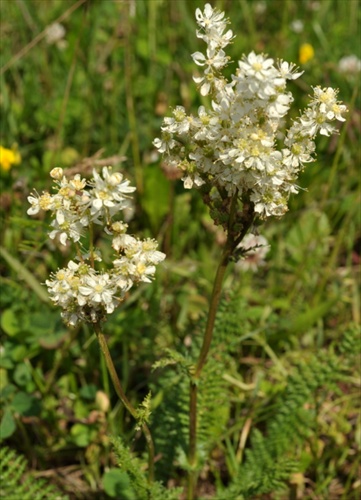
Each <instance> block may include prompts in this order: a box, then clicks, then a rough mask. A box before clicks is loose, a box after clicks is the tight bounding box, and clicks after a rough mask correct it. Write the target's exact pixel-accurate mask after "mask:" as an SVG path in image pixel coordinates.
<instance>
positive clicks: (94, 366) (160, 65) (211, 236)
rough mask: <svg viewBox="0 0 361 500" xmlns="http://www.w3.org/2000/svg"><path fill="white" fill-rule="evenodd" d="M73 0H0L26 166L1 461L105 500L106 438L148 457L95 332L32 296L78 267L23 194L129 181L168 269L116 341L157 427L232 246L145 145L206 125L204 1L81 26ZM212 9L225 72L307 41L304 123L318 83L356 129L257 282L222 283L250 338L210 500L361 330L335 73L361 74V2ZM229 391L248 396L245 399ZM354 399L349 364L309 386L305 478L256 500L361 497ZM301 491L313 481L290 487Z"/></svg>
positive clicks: (105, 12) (237, 3)
mask: <svg viewBox="0 0 361 500" xmlns="http://www.w3.org/2000/svg"><path fill="white" fill-rule="evenodd" d="M75 4H76V2H75V0H74V1H67V0H47V1H39V0H19V1H10V0H8V1H7V0H2V1H1V2H0V15H1V23H2V28H1V33H0V36H1V53H2V55H1V61H0V63H1V67H2V68H3V70H1V71H2V73H1V98H0V106H1V141H0V143H1V145H2V146H4V147H7V148H10V147H11V146H12V145H13V144H17V145H18V149H19V151H20V154H21V157H22V161H21V163H20V165H16V166H15V165H14V166H13V168H12V169H11V170H10V171H8V172H5V171H2V172H1V181H0V182H1V184H0V187H1V198H0V215H1V227H2V231H1V246H2V249H1V253H0V268H1V276H2V277H1V297H0V307H1V310H2V319H1V335H2V351H1V360H0V362H1V365H0V366H1V368H0V385H1V389H2V393H1V400H2V409H3V410H2V419H3V420H2V422H3V424H2V425H3V426H2V428H1V429H2V430H3V431H4V432H3V437H4V439H5V442H6V445H8V446H10V447H11V448H13V449H16V450H17V451H18V452H19V453H22V454H24V455H25V456H26V457H27V459H28V461H29V464H30V466H31V468H32V469H33V471H35V472H36V471H37V472H38V473H39V474H40V475H41V473H42V472H41V471H44V470H45V471H46V473H44V475H45V477H50V479H51V481H53V482H54V483H57V486H58V487H60V488H61V489H62V491H63V492H64V493H65V494H68V495H69V498H74V499H80V498H86V499H88V498H89V499H91V498H94V499H95V498H96V499H99V498H110V497H109V496H107V495H106V493H105V492H104V491H103V486H102V484H103V483H102V477H103V476H104V474H105V473H106V471H107V470H108V469H112V468H113V467H114V466H115V459H114V456H113V454H112V451H111V449H112V447H111V444H110V440H109V436H110V435H119V434H120V435H121V436H122V438H123V439H124V440H125V441H126V442H128V443H131V444H132V446H133V448H134V451H135V452H138V453H139V454H141V452H142V451H143V450H144V449H145V447H144V443H143V442H142V441H141V440H139V439H136V440H135V441H134V433H133V424H132V422H131V421H130V420H129V418H128V416H127V415H125V413H124V409H123V408H122V406H121V405H119V404H118V403H117V400H116V397H115V394H114V393H113V389H112V387H111V383H110V381H109V380H108V375H107V372H106V368H105V365H104V363H103V361H102V358H101V356H100V352H99V349H98V346H97V343H96V339H95V337H94V335H93V333H92V332H91V331H89V330H88V329H87V328H86V327H84V328H80V329H79V330H77V331H75V332H74V331H68V330H67V329H66V327H65V326H64V325H63V324H62V322H61V320H60V315H59V311H57V310H54V308H53V307H52V306H51V305H50V304H49V302H48V301H47V299H46V294H44V291H45V289H42V288H40V287H39V283H44V281H45V280H46V279H47V277H48V275H49V273H50V272H52V271H54V270H56V269H57V268H58V267H62V266H63V265H64V264H65V262H67V260H68V259H69V258H70V253H69V250H68V249H66V250H64V251H60V250H59V249H58V248H56V247H55V246H54V245H53V244H52V243H49V241H48V240H47V237H46V230H47V221H46V220H43V219H37V220H30V218H29V217H27V215H26V210H27V208H28V203H27V196H28V195H29V192H30V191H31V190H32V189H33V188H36V189H37V190H38V191H39V192H41V191H42V190H43V189H48V188H49V176H48V173H49V171H50V170H51V168H53V167H55V166H62V167H63V168H71V169H73V172H75V171H79V172H86V171H89V170H90V169H91V168H92V167H93V166H94V167H96V166H99V164H100V163H99V162H100V161H101V160H102V159H105V160H104V162H105V163H103V164H107V163H109V164H111V165H114V167H115V168H117V169H120V170H122V171H123V172H124V173H125V174H126V176H127V177H129V178H131V180H132V182H133V183H134V184H135V185H137V188H138V191H137V197H136V207H135V216H134V218H133V219H132V220H131V221H130V227H131V230H132V231H133V232H134V233H136V234H140V235H143V236H151V237H154V238H157V239H158V241H160V242H161V245H162V249H163V251H164V252H165V253H166V254H167V259H166V261H165V263H164V265H162V266H159V267H160V270H159V271H158V272H157V279H156V281H155V282H154V283H153V284H152V286H151V287H148V288H144V289H142V288H140V289H138V290H137V291H136V292H134V293H133V294H131V296H130V299H129V300H128V301H127V302H125V303H124V305H123V306H122V307H121V308H120V309H118V310H117V311H118V312H116V314H114V315H113V316H112V318H111V319H110V320H109V321H108V322H107V323H106V326H105V332H106V334H107V335H109V343H110V347H111V350H112V353H113V355H114V358H115V363H116V366H117V368H118V370H119V374H120V377H121V379H122V381H123V384H124V386H125V388H126V390H127V393H128V396H129V398H130V399H131V400H132V401H133V402H134V404H139V403H140V402H141V401H142V400H143V398H144V396H145V395H146V394H147V391H148V385H150V386H151V387H152V389H153V398H154V400H153V405H154V408H155V414H156V415H157V412H158V411H161V409H162V402H163V401H167V397H168V396H167V393H166V391H167V390H169V387H172V383H173V382H172V383H170V386H169V385H168V381H167V380H166V375H162V372H161V371H159V372H158V371H155V372H152V371H151V366H152V364H153V363H154V362H155V361H157V360H159V359H161V358H162V357H163V356H164V354H163V350H164V348H175V349H178V350H180V349H183V350H185V351H187V349H186V346H189V345H190V344H192V342H193V345H194V344H197V342H198V341H197V339H194V337H195V336H196V337H197V338H198V336H199V335H200V331H201V330H200V327H199V322H201V321H202V318H203V317H204V314H205V313H206V309H207V297H209V295H210V292H211V287H212V280H213V273H214V270H215V266H216V262H217V259H219V256H220V253H221V249H220V245H219V243H217V242H218V238H217V234H216V232H215V230H214V228H213V227H212V224H211V219H210V218H209V216H208V214H207V212H206V209H205V208H204V206H203V204H202V201H201V199H200V197H199V195H198V193H197V192H195V191H192V192H186V191H184V189H183V187H182V183H181V182H180V181H173V180H169V179H167V178H166V176H165V175H164V172H163V170H162V168H161V158H159V157H157V156H156V155H155V154H154V147H153V146H152V141H153V140H154V138H155V137H157V136H159V128H160V125H161V122H162V118H163V116H164V115H167V114H169V112H170V107H172V106H175V105H177V104H182V105H184V106H185V108H186V109H187V111H190V110H194V111H195V110H196V109H197V107H198V106H199V105H201V104H202V102H201V100H200V98H199V95H198V93H197V92H196V86H195V84H194V82H193V80H192V75H193V74H194V72H195V71H196V67H195V65H194V64H193V62H192V59H191V57H190V54H191V53H193V52H195V51H197V50H200V49H201V41H200V40H198V39H197V38H196V37H195V29H196V24H195V20H194V11H195V9H196V8H197V7H202V6H203V5H204V3H203V2H200V1H198V0H188V1H186V0H172V1H171V0H137V1H134V2H132V1H129V2H124V1H113V0H106V1H100V0H93V1H87V2H84V3H83V4H81V5H80V2H79V7H78V8H76V9H73V10H72V6H74V5H75ZM213 5H216V6H218V7H219V8H220V9H222V10H225V11H226V15H227V16H228V17H230V19H231V23H232V29H233V32H234V33H235V34H236V35H237V38H236V39H235V41H234V43H233V44H232V46H231V47H230V55H231V57H232V60H233V61H237V60H238V59H240V57H241V55H242V54H243V53H248V52H250V51H251V50H255V51H256V52H265V53H268V54H269V55H270V56H271V57H273V58H275V59H276V58H283V59H285V60H287V61H293V62H295V63H298V54H299V48H300V45H301V44H302V43H305V42H308V43H311V44H312V45H313V47H314V50H315V57H314V59H312V60H311V61H309V62H308V63H307V64H306V65H305V66H304V67H303V68H302V69H304V70H305V73H304V75H303V77H302V78H301V79H300V80H298V81H297V82H298V83H297V84H296V83H294V84H293V86H294V88H293V89H292V91H293V92H294V94H295V99H296V103H295V108H294V110H295V111H297V110H298V109H300V108H303V107H304V105H305V102H306V97H307V95H308V94H309V93H310V86H315V85H321V86H333V87H338V88H339V89H340V93H339V98H340V100H342V101H344V102H345V103H346V104H347V106H348V108H349V113H348V116H347V121H346V123H345V125H344V126H343V127H342V128H341V130H340V135H339V137H334V138H332V139H331V140H326V139H325V140H320V141H319V142H318V157H317V161H316V162H315V163H312V164H309V165H308V167H307V168H306V170H305V171H304V173H303V174H302V175H301V178H300V185H301V186H302V187H304V188H306V189H305V190H304V191H301V192H300V194H299V195H297V196H295V197H293V198H292V200H291V203H290V210H289V212H288V214H286V215H285V216H284V217H283V218H282V219H281V220H279V221H277V220H274V219H273V220H269V221H267V223H265V224H264V225H263V227H261V229H260V231H261V233H262V234H264V235H265V236H266V237H267V239H268V240H269V242H270V244H271V250H270V253H269V255H268V257H267V264H266V266H265V267H263V268H262V269H260V271H259V272H258V273H255V274H252V273H251V272H246V273H242V274H241V273H240V272H239V271H237V270H235V269H234V268H233V267H232V268H231V269H230V271H229V273H228V275H227V278H226V286H225V289H226V296H227V297H228V296H229V295H232V294H236V297H238V299H237V300H239V304H240V305H241V306H242V311H244V313H242V314H243V317H242V320H241V321H240V323H237V325H238V326H234V325H233V326H232V331H233V332H235V333H236V334H237V335H236V338H239V342H235V345H234V346H233V347H232V348H233V351H232V352H233V361H232V362H229V365H228V367H227V371H226V375H227V374H228V376H229V377H231V378H229V377H228V379H226V380H228V381H227V383H226V384H225V387H226V389H225V390H226V391H227V394H228V396H229V398H228V399H229V415H228V417H227V418H226V417H225V416H224V415H223V416H222V418H226V420H227V425H226V428H224V431H223V433H220V434H219V435H217V438H216V439H215V442H214V443H213V444H212V446H213V448H212V455H211V457H212V458H211V461H210V463H209V465H208V467H206V468H204V470H203V472H202V475H201V480H200V483H199V492H198V493H199V496H202V495H203V496H206V495H207V494H209V495H210V497H212V495H215V491H216V488H217V489H218V492H219V491H221V489H222V485H226V484H227V483H228V482H229V481H230V480H231V479H232V478H234V477H235V476H236V475H237V471H238V469H239V467H240V464H241V463H242V461H243V460H244V457H245V454H246V450H247V449H248V448H250V440H249V439H246V438H248V434H247V433H246V431H245V427H244V423H245V421H247V422H249V425H250V431H251V432H252V431H253V430H254V429H258V430H259V431H260V432H263V433H265V429H266V428H267V423H269V422H272V417H273V410H272V409H273V408H274V405H277V397H278V395H280V394H281V395H282V394H283V392H282V391H283V390H284V389H285V387H286V385H287V383H288V382H287V381H288V380H289V376H290V375H292V374H293V373H294V367H295V366H296V365H297V366H298V364H299V363H302V362H304V363H307V362H308V361H309V360H310V359H314V358H313V356H315V355H318V354H321V355H324V354H325V353H330V352H331V351H332V350H335V349H336V350H337V346H338V345H339V344H340V343H341V342H342V340H343V339H344V337H345V334H346V333H347V332H348V331H349V330H350V329H352V328H353V325H355V324H356V325H357V324H359V322H360V294H359V283H360V279H359V272H360V258H361V257H360V242H361V234H360V209H359V203H360V116H361V111H360V95H359V83H358V80H359V75H358V76H352V75H345V74H342V73H340V71H339V69H338V61H339V60H340V58H341V57H342V56H345V55H350V54H356V55H357V56H358V57H359V58H360V46H359V36H360V17H361V14H360V12H361V9H360V3H359V2H358V1H356V0H346V1H345V0H322V1H319V2H314V1H306V0H305V1H303V0H285V1H280V0H268V1H264V2H256V1H250V0H229V1H227V0H223V1H217V2H213ZM68 9H70V10H71V11H70V12H69V14H68V15H67V16H66V17H65V18H64V19H63V21H62V24H63V26H64V28H65V36H64V38H63V40H62V42H65V43H63V45H64V46H63V47H61V46H60V47H59V46H58V45H56V44H52V45H50V44H48V43H47V42H46V38H45V36H42V35H41V33H44V30H46V29H47V28H48V27H49V25H50V24H51V23H53V22H54V21H56V20H57V19H58V18H60V17H61V16H62V17H64V16H63V14H64V13H65V12H66V11H67V10H68ZM296 19H299V20H301V21H303V23H304V29H303V31H302V32H301V33H295V32H294V31H292V29H291V23H292V21H294V20H296ZM32 42H33V43H32ZM234 64H236V62H235V63H234ZM231 66H232V65H231ZM233 69H234V66H232V70H233ZM230 71H231V70H230ZM100 150H101V152H100V153H99V155H98V156H96V158H94V155H96V154H97V153H98V152H99V151H100ZM124 156H126V158H127V159H126V160H124V161H120V158H122V157H124ZM85 158H88V159H89V158H90V160H87V161H86V162H84V161H83V160H84V159H85ZM107 158H109V160H106V159H107ZM97 162H98V163H97ZM237 303H238V302H237ZM237 328H238V330H237ZM346 358H347V359H349V358H350V355H349V354H347V355H346ZM227 359H228V358H227ZM227 363H228V361H227ZM232 377H233V378H232ZM230 380H231V381H230ZM232 380H233V382H232ZM234 380H238V382H241V383H246V384H247V385H248V386H249V387H251V388H252V390H250V391H248V390H246V391H245V390H241V389H240V388H239V386H237V384H236V382H235V381H234ZM157 389H158V393H157ZM359 390H360V372H359V366H358V362H357V360H356V361H353V363H350V366H349V368H348V369H347V370H345V374H344V377H343V379H342V381H338V382H337V383H336V385H335V387H334V388H332V387H331V386H330V387H328V386H327V387H326V388H325V389H324V390H321V389H317V391H316V392H315V394H314V400H313V402H312V403H310V402H308V403H307V404H308V407H309V408H311V410H312V412H313V415H314V427H313V432H312V434H311V435H310V437H308V438H307V440H306V442H305V443H304V444H303V445H302V446H301V445H297V446H296V445H295V449H294V450H293V451H294V453H295V457H296V458H297V460H298V463H299V464H301V465H300V467H299V468H298V469H297V470H296V473H297V474H298V475H297V476H294V477H293V483H292V482H291V483H292V484H290V485H289V486H288V490H286V491H285V493H283V494H280V493H276V492H272V493H270V494H267V495H268V496H267V495H266V494H263V496H262V495H260V496H259V497H257V498H265V499H266V498H272V499H273V498H274V499H276V498H303V499H331V498H332V499H345V500H346V499H347V500H348V499H353V498H355V499H356V498H358V496H359V492H360V480H359V479H358V476H357V455H358V453H359V452H360V446H361V442H360V423H359V422H358V421H357V419H358V415H359V411H360V408H359ZM100 398H103V400H102V401H103V404H101V403H100V402H99V401H100ZM104 400H105V401H107V400H109V401H110V403H111V405H110V408H109V409H107V408H106V404H104ZM247 419H250V420H249V421H248V420H247ZM152 425H153V426H154V427H155V426H156V421H155V420H154V422H152ZM247 425H248V424H247ZM244 440H246V441H244ZM174 460H175V463H176V466H175V467H174V468H173V471H172V477H167V478H166V479H167V480H169V481H170V483H169V485H170V486H172V485H176V486H178V485H181V486H182V485H184V478H185V474H184V471H183V470H182V461H181V459H179V457H175V458H174ZM158 469H159V470H158V474H159V477H161V476H162V477H164V475H163V474H162V471H161V470H160V467H159V468H158ZM300 478H301V479H302V481H301V482H302V484H303V485H299V486H297V485H296V482H297V481H296V480H297V479H300ZM107 491H108V490H107ZM109 491H110V490H109ZM109 491H108V492H109ZM280 495H281V496H280ZM282 495H283V496H282ZM292 495H299V496H292ZM300 495H301V496H300Z"/></svg>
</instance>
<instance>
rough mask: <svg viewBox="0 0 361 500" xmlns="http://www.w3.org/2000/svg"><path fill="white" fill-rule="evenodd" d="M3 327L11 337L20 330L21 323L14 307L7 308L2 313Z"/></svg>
mask: <svg viewBox="0 0 361 500" xmlns="http://www.w3.org/2000/svg"><path fill="white" fill-rule="evenodd" d="M1 328H2V329H3V330H4V332H5V333H6V334H7V335H9V337H13V336H14V335H16V334H17V333H19V332H20V330H21V325H20V324H19V321H18V318H17V316H16V314H15V313H14V311H13V310H12V309H6V310H5V311H4V312H3V314H2V315H1Z"/></svg>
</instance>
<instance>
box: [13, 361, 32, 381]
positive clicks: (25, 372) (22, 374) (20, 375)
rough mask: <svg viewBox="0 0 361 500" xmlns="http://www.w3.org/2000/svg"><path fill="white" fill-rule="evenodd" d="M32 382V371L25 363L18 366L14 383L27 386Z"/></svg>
mask: <svg viewBox="0 0 361 500" xmlns="http://www.w3.org/2000/svg"><path fill="white" fill-rule="evenodd" d="M31 380H32V375H31V371H30V369H29V367H28V365H26V364H25V363H21V364H18V365H17V366H16V368H15V371H14V381H15V382H16V383H17V384H18V385H26V384H27V383H28V382H30V381H31Z"/></svg>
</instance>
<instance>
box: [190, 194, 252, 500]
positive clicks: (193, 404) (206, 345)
mask: <svg viewBox="0 0 361 500" xmlns="http://www.w3.org/2000/svg"><path fill="white" fill-rule="evenodd" d="M237 201H238V192H236V193H235V194H234V196H233V198H232V200H231V205H230V214H229V220H228V235H227V242H226V244H225V247H224V250H223V254H222V257H221V261H220V263H219V265H218V268H217V272H216V276H215V279H214V283H213V290H212V295H211V299H210V304H209V310H208V319H207V325H206V329H205V332H204V337H203V343H202V347H201V351H200V353H199V357H198V361H197V364H196V367H195V370H194V373H193V376H192V379H191V382H190V403H189V457H188V458H189V464H190V466H191V470H190V472H189V475H188V494H187V498H188V500H193V498H194V490H195V487H196V482H197V481H196V474H197V472H196V467H195V466H196V463H197V396H198V382H199V379H200V377H201V373H202V370H203V367H204V365H205V363H206V361H207V356H208V353H209V349H210V346H211V343H212V337H213V330H214V324H215V320H216V313H217V309H218V304H219V300H220V297H221V293H222V285H223V280H224V276H225V273H226V270H227V266H228V263H229V260H230V257H231V256H232V253H233V251H234V249H235V247H236V246H237V245H238V244H239V243H240V242H241V241H242V239H243V238H244V236H245V235H246V234H247V232H248V230H249V228H250V226H251V224H252V223H253V219H254V212H253V205H251V204H249V203H244V206H243V228H242V231H241V233H240V234H238V235H235V234H234V231H233V226H234V223H235V222H236V216H237Z"/></svg>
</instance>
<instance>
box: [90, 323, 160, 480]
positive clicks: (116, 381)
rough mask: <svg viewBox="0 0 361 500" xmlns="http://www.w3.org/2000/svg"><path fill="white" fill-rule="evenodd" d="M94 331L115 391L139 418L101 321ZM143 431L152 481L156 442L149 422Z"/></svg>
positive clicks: (149, 476) (144, 425)
mask: <svg viewBox="0 0 361 500" xmlns="http://www.w3.org/2000/svg"><path fill="white" fill-rule="evenodd" d="M94 331H95V333H96V335H97V337H98V341H99V345H100V348H101V350H102V352H103V355H104V358H105V362H106V364H107V367H108V371H109V374H110V378H111V379H112V382H113V385H114V389H115V392H116V393H117V395H118V397H119V399H120V400H121V401H122V403H123V404H124V406H125V407H126V409H127V410H128V411H129V413H130V414H131V415H132V417H133V418H134V419H135V420H137V410H136V409H135V408H134V406H133V405H132V404H131V402H130V401H129V399H128V398H127V396H126V395H125V393H124V391H123V388H122V385H121V383H120V380H119V377H118V375H117V372H116V370H115V367H114V363H113V360H112V357H111V354H110V352H109V348H108V344H107V341H106V340H105V337H104V334H103V332H102V329H101V327H100V325H99V323H95V324H94ZM142 431H143V434H144V437H145V440H146V442H147V447H148V482H149V483H152V482H153V480H154V444H153V439H152V435H151V433H150V430H149V427H148V426H147V424H143V425H142Z"/></svg>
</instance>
